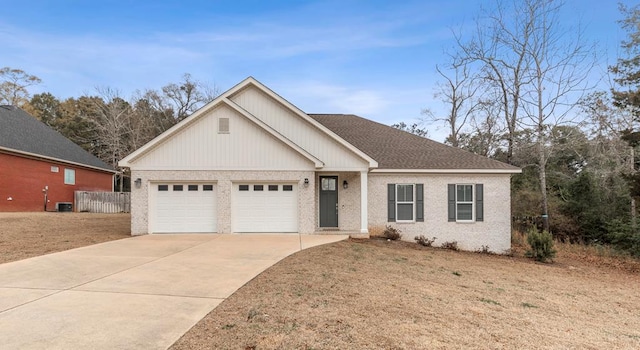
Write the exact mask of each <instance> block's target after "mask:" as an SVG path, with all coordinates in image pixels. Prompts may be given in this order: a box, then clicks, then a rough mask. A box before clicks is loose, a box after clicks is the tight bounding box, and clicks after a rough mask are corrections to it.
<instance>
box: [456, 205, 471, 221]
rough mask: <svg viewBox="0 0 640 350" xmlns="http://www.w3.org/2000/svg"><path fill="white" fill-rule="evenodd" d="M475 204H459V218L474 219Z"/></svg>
mask: <svg viewBox="0 0 640 350" xmlns="http://www.w3.org/2000/svg"><path fill="white" fill-rule="evenodd" d="M472 209H473V205H472V204H466V203H465V204H458V210H457V213H458V220H473V210H472Z"/></svg>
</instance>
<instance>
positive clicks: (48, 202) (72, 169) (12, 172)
mask: <svg viewBox="0 0 640 350" xmlns="http://www.w3.org/2000/svg"><path fill="white" fill-rule="evenodd" d="M115 173H116V172H115V170H114V169H113V168H112V167H110V166H109V165H107V164H106V163H104V162H103V161H101V160H100V159H98V158H97V157H95V156H93V155H92V154H90V153H89V152H87V151H85V150H84V149H82V148H81V147H80V146H78V145H76V144H75V143H73V142H72V141H70V140H69V139H67V138H66V137H64V136H62V135H61V134H60V133H58V132H57V131H55V130H53V129H51V128H50V127H48V126H47V125H46V124H44V123H42V122H40V121H38V120H37V119H36V118H34V117H32V116H31V115H29V114H28V113H27V112H25V111H23V110H22V109H20V108H17V107H14V106H0V212H9V211H11V212H16V211H45V210H46V211H56V210H58V209H59V208H60V209H62V208H63V207H64V206H65V204H66V203H73V196H74V191H113V176H114V174H115Z"/></svg>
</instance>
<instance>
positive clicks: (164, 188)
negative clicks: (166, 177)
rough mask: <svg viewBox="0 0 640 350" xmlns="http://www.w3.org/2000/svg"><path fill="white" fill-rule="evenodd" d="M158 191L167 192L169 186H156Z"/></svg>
mask: <svg viewBox="0 0 640 350" xmlns="http://www.w3.org/2000/svg"><path fill="white" fill-rule="evenodd" d="M158 191H169V185H158Z"/></svg>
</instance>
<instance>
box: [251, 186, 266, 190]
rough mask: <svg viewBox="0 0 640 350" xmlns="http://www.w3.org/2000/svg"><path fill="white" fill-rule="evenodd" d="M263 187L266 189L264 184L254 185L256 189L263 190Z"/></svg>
mask: <svg viewBox="0 0 640 350" xmlns="http://www.w3.org/2000/svg"><path fill="white" fill-rule="evenodd" d="M263 189H264V186H262V185H253V190H254V191H262V190H263Z"/></svg>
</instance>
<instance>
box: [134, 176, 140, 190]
mask: <svg viewBox="0 0 640 350" xmlns="http://www.w3.org/2000/svg"><path fill="white" fill-rule="evenodd" d="M134 183H135V184H136V188H140V186H142V179H141V178H137V179H136V181H134Z"/></svg>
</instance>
